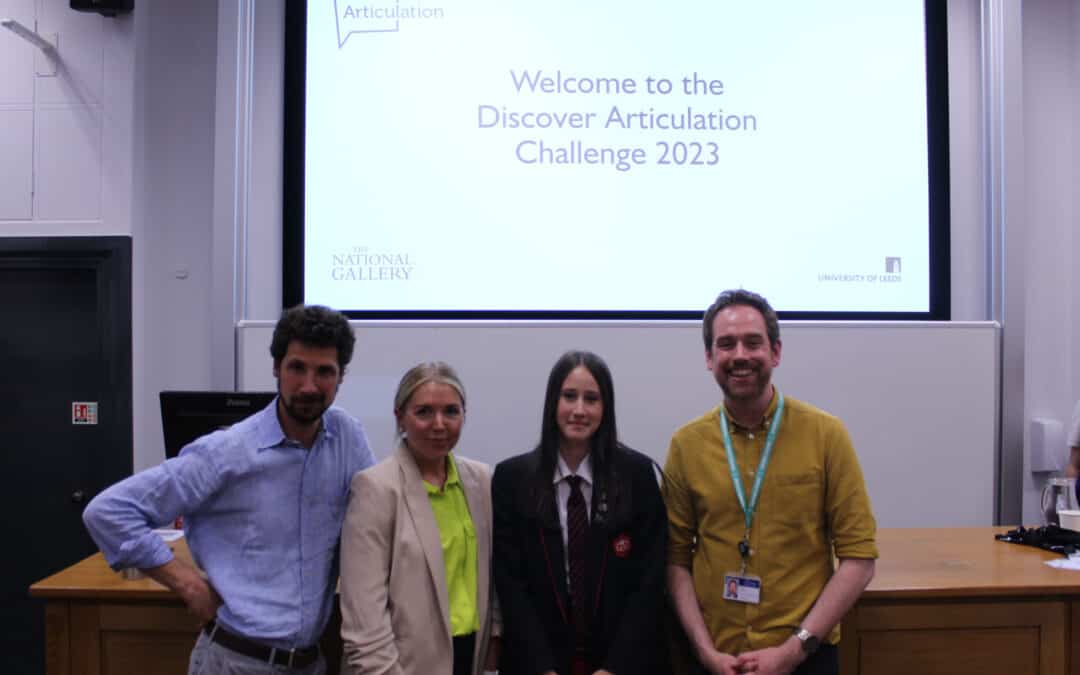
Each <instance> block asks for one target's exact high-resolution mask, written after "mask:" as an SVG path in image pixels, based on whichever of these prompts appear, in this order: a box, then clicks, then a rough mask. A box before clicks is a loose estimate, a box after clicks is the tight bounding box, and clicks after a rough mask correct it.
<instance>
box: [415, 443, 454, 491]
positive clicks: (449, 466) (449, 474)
mask: <svg viewBox="0 0 1080 675" xmlns="http://www.w3.org/2000/svg"><path fill="white" fill-rule="evenodd" d="M422 482H423V483H424V489H425V490H427V493H428V494H429V495H437V494H441V493H443V492H446V491H447V490H449V489H450V487H451V486H452V485H460V484H461V477H460V476H459V475H458V470H457V462H455V461H454V453H450V454H449V455H447V456H446V482H445V483H443V486H442V489H441V490H440V489H439V488H437V487H435V486H434V485H432V484H431V483H429V482H427V481H426V480H425V481H422Z"/></svg>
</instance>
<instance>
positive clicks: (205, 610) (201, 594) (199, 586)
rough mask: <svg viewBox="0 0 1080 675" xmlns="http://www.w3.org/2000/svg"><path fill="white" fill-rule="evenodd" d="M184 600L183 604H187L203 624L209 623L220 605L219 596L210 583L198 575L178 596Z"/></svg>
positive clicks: (189, 609)
mask: <svg viewBox="0 0 1080 675" xmlns="http://www.w3.org/2000/svg"><path fill="white" fill-rule="evenodd" d="M180 597H181V598H183V600H184V604H185V605H187V609H188V611H189V612H191V613H192V614H193V615H194V616H195V618H196V619H198V620H199V624H200V625H203V626H205V625H206V624H208V623H210V620H211V619H213V618H214V617H215V616H217V611H218V608H219V607H221V596H220V595H218V593H217V591H215V590H214V588H213V587H212V586H211V585H210V583H209V582H208V581H206V579H203V578H202V577H199V578H198V580H197V581H194V582H193V583H192V585H191V587H190V588H189V589H188V590H187V591H186V592H184V593H183V594H181V596H180Z"/></svg>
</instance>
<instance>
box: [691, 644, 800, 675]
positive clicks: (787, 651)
mask: <svg viewBox="0 0 1080 675" xmlns="http://www.w3.org/2000/svg"><path fill="white" fill-rule="evenodd" d="M805 658H806V655H805V654H804V653H803V651H802V647H801V645H800V644H799V641H798V639H797V638H794V637H793V638H789V639H788V640H787V641H786V642H784V643H783V644H781V645H778V646H776V647H766V648H764V649H755V650H753V651H749V652H743V653H742V654H737V655H731V654H724V653H723V652H719V651H716V650H715V649H714V650H712V652H711V653H708V654H704V655H701V663H702V665H703V666H705V669H706V670H707V671H708V672H709V673H710V674H711V675H741V674H742V673H756V674H757V675H788V673H790V672H791V671H793V670H795V668H797V667H798V665H799V664H800V663H802V662H803V660H804V659H805Z"/></svg>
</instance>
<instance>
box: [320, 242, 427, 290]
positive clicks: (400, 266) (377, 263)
mask: <svg viewBox="0 0 1080 675" xmlns="http://www.w3.org/2000/svg"><path fill="white" fill-rule="evenodd" d="M330 257H331V260H330V278H331V279H332V280H334V281H408V280H409V279H411V278H412V276H413V273H414V272H415V271H416V265H415V264H413V257H412V255H410V254H409V253H404V252H395V251H372V250H369V249H368V247H367V246H353V247H352V248H351V249H349V250H348V251H347V252H344V253H334V254H332V255H331V256H330Z"/></svg>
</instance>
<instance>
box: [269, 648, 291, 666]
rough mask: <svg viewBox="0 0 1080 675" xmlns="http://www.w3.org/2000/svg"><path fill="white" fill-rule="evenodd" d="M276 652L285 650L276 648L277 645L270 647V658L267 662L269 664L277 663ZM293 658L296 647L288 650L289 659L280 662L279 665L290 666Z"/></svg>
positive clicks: (274, 664)
mask: <svg viewBox="0 0 1080 675" xmlns="http://www.w3.org/2000/svg"><path fill="white" fill-rule="evenodd" d="M278 652H281V653H285V650H284V649H278V648H277V647H271V648H270V659H269V661H268V663H270V665H273V666H276V665H277V655H278ZM294 658H296V648H295V647H294V648H293V649H290V650H289V660H288V661H287V662H285V663H283V664H281V665H283V666H285V667H286V668H292V667H293V659H294Z"/></svg>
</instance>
